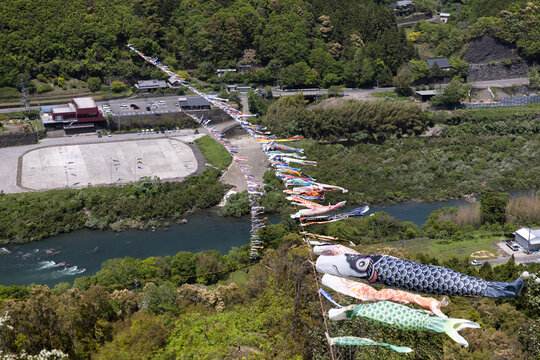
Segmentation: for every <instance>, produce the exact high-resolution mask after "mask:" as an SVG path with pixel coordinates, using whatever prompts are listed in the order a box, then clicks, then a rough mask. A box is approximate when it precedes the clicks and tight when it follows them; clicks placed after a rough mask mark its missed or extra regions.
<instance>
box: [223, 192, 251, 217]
mask: <svg viewBox="0 0 540 360" xmlns="http://www.w3.org/2000/svg"><path fill="white" fill-rule="evenodd" d="M250 211H251V206H250V205H249V197H248V193H247V191H245V190H244V191H242V192H239V193H236V194H232V195H230V196H229V197H228V198H227V202H226V203H225V205H224V206H223V207H222V208H221V210H220V211H219V215H220V216H234V217H241V216H244V215H248V214H249V213H250Z"/></svg>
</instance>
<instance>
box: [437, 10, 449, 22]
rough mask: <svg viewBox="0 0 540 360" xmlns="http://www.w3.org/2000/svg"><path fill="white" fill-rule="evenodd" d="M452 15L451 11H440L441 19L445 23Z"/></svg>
mask: <svg viewBox="0 0 540 360" xmlns="http://www.w3.org/2000/svg"><path fill="white" fill-rule="evenodd" d="M449 17H450V14H449V13H443V12H442V13H439V20H441V21H442V22H443V23H446V22H447V21H448V18H449Z"/></svg>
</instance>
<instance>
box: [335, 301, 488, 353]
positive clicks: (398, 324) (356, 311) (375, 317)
mask: <svg viewBox="0 0 540 360" xmlns="http://www.w3.org/2000/svg"><path fill="white" fill-rule="evenodd" d="M432 314H433V313H431V312H430V311H426V310H416V309H410V308H408V307H407V306H404V305H400V304H395V303H392V302H389V301H380V302H376V303H370V304H361V305H349V306H347V307H344V308H340V309H330V310H329V311H328V316H329V318H330V319H331V320H344V319H352V318H356V317H362V318H364V319H366V320H367V321H369V322H372V323H375V324H380V325H384V326H388V327H392V328H395V329H401V330H419V331H428V332H434V333H446V334H447V335H448V336H450V337H451V338H452V340H454V341H455V342H457V343H458V344H461V345H463V346H468V345H469V343H468V342H467V340H465V338H463V337H462V336H461V335H459V333H458V331H459V330H461V329H465V328H477V329H478V328H480V325H479V324H477V323H475V322H472V321H469V320H464V319H450V318H448V319H445V318H440V317H437V316H432Z"/></svg>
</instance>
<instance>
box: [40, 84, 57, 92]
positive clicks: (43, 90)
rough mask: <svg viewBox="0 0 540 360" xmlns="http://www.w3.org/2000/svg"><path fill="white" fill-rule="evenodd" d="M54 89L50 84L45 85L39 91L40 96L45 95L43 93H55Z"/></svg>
mask: <svg viewBox="0 0 540 360" xmlns="http://www.w3.org/2000/svg"><path fill="white" fill-rule="evenodd" d="M53 90H54V88H53V87H52V86H51V85H49V84H45V85H43V86H40V87H39V88H38V89H37V93H38V94H43V93H46V92H49V91H53Z"/></svg>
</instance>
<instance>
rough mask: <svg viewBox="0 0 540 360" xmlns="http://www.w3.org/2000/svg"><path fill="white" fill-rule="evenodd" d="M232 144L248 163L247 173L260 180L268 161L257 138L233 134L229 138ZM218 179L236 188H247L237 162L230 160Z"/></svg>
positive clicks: (239, 189)
mask: <svg viewBox="0 0 540 360" xmlns="http://www.w3.org/2000/svg"><path fill="white" fill-rule="evenodd" d="M230 141H231V143H232V144H233V146H235V147H237V148H238V156H246V157H247V158H248V161H247V162H246V164H247V165H249V166H250V167H249V174H251V175H253V176H254V177H255V178H256V179H258V180H262V178H263V175H264V173H265V171H266V170H267V169H268V162H267V160H266V155H265V154H264V152H263V151H262V150H261V148H260V147H259V143H258V142H257V140H255V139H254V138H252V137H251V136H250V135H248V134H245V135H240V136H235V137H233V138H231V139H230ZM220 181H221V182H222V183H225V184H231V185H234V186H236V190H238V191H243V190H247V186H246V180H245V179H244V174H242V172H241V171H240V168H239V167H238V164H237V163H236V162H234V161H233V162H232V163H231V165H230V166H229V168H228V169H227V170H226V171H225V173H224V174H223V175H222V176H221V179H220Z"/></svg>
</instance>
